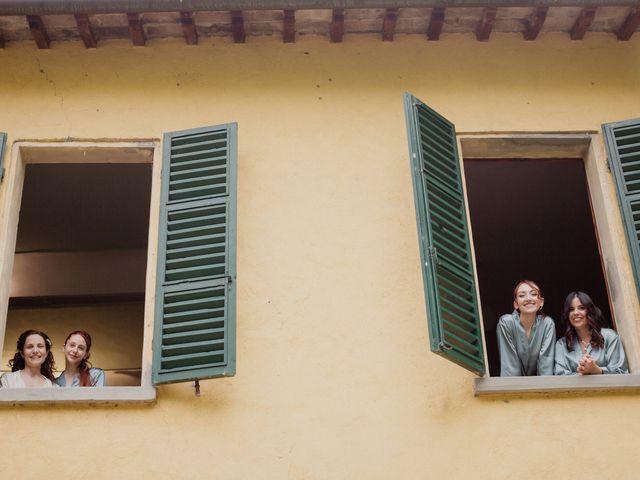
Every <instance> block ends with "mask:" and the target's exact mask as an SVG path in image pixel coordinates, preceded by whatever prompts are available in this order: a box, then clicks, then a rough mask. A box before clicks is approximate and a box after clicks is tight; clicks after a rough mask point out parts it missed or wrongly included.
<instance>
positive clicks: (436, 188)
mask: <svg viewBox="0 0 640 480" xmlns="http://www.w3.org/2000/svg"><path fill="white" fill-rule="evenodd" d="M405 113H406V119H407V127H408V128H407V129H408V136H409V152H410V159H411V167H412V168H411V173H412V179H413V187H414V199H415V207H416V220H417V224H418V232H419V236H418V237H419V239H420V241H419V246H420V256H421V259H422V276H423V281H424V287H425V288H424V290H425V300H426V307H427V319H428V326H429V338H430V343H431V350H432V351H433V352H435V353H438V354H439V355H442V356H443V357H445V358H447V359H448V360H451V361H452V362H455V363H457V364H459V365H461V366H463V367H464V368H466V369H468V370H471V371H472V372H474V373H476V374H478V375H483V374H484V372H485V366H484V351H483V343H482V328H481V326H480V313H479V308H478V300H477V298H476V287H475V273H474V267H473V263H472V262H473V257H472V254H471V243H470V235H469V226H468V225H467V215H466V207H465V199H464V190H463V185H462V175H461V173H460V163H459V157H458V151H457V143H456V134H455V128H454V126H453V125H452V124H451V123H450V122H449V121H448V120H446V119H445V118H444V117H442V116H440V115H439V114H437V113H436V112H434V111H433V110H431V109H430V108H429V107H427V106H426V105H424V104H423V103H422V102H420V101H419V100H418V99H416V98H415V97H413V96H411V95H409V94H405Z"/></svg>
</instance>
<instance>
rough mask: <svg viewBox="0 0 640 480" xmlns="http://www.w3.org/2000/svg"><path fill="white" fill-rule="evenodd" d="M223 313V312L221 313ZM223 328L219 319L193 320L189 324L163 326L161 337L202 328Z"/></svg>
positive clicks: (179, 323)
mask: <svg viewBox="0 0 640 480" xmlns="http://www.w3.org/2000/svg"><path fill="white" fill-rule="evenodd" d="M222 313H224V310H223V311H222ZM221 327H224V319H221V318H205V319H203V320H193V321H189V322H177V323H171V324H165V325H164V328H163V329H162V331H163V335H167V334H171V333H177V332H190V331H194V330H200V329H203V328H221Z"/></svg>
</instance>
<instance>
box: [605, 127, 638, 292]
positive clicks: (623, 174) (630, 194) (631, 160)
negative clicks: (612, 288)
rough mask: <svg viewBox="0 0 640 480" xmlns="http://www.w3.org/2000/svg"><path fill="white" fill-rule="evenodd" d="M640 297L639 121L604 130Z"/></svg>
mask: <svg viewBox="0 0 640 480" xmlns="http://www.w3.org/2000/svg"><path fill="white" fill-rule="evenodd" d="M602 131H603V133H604V137H605V142H606V145H607V151H608V154H609V166H610V168H611V171H612V172H613V177H614V179H615V182H616V191H617V192H618V204H619V205H620V210H621V211H622V219H623V221H624V228H625V232H626V237H627V246H628V247H629V254H630V256H631V262H632V267H633V274H634V276H635V280H636V291H637V292H638V295H640V119H635V120H628V121H625V122H616V123H609V124H605V125H603V126H602Z"/></svg>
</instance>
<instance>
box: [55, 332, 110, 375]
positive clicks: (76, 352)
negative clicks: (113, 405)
mask: <svg viewBox="0 0 640 480" xmlns="http://www.w3.org/2000/svg"><path fill="white" fill-rule="evenodd" d="M62 351H63V352H64V360H65V367H64V371H63V372H62V373H61V374H60V376H59V377H58V378H56V380H55V382H56V384H57V385H58V386H60V387H104V386H105V376H104V371H103V370H101V369H100V368H94V367H92V366H91V363H90V362H89V357H90V356H91V335H89V333H87V332H85V331H84V330H76V331H74V332H71V333H70V334H69V335H68V336H67V339H66V340H65V341H64V347H63V349H62Z"/></svg>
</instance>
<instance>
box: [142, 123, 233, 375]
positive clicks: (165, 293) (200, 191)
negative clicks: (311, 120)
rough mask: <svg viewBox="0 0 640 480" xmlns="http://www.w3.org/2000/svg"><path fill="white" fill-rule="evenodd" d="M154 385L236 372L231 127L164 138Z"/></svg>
mask: <svg viewBox="0 0 640 480" xmlns="http://www.w3.org/2000/svg"><path fill="white" fill-rule="evenodd" d="M163 145H164V147H163V149H164V159H163V162H164V166H163V172H168V174H166V175H165V176H164V177H163V182H162V205H161V228H160V241H159V246H158V269H157V270H158V280H157V283H158V286H157V288H158V291H157V293H156V318H155V323H156V328H155V337H154V357H153V381H154V384H161V383H172V382H182V381H192V380H198V379H204V378H215V377H221V376H231V375H234V374H235V312H236V307H235V295H236V288H235V230H236V229H235V212H236V179H235V175H236V125H235V124H228V125H221V126H217V127H207V128H203V129H197V130H187V131H184V132H173V133H167V134H165V137H164V144H163Z"/></svg>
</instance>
